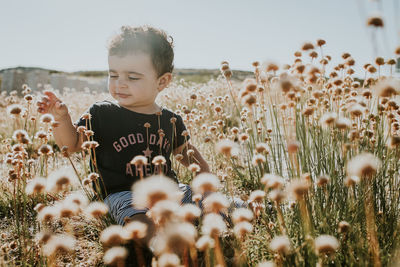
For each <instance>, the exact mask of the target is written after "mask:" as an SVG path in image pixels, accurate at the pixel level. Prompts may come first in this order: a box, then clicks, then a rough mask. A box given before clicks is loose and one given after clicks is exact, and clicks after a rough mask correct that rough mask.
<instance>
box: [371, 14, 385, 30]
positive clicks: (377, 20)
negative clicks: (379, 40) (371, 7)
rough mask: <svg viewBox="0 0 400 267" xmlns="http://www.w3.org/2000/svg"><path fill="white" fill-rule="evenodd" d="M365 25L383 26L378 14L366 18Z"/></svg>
mask: <svg viewBox="0 0 400 267" xmlns="http://www.w3.org/2000/svg"><path fill="white" fill-rule="evenodd" d="M367 26H372V27H376V28H380V27H383V26H384V23H383V19H382V17H381V16H379V15H375V16H371V17H369V18H368V19H367Z"/></svg>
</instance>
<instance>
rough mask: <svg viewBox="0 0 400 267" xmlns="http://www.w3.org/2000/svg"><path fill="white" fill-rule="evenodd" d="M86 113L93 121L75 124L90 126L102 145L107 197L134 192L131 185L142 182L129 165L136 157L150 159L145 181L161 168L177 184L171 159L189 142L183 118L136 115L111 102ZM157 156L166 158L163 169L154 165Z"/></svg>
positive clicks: (100, 167)
mask: <svg viewBox="0 0 400 267" xmlns="http://www.w3.org/2000/svg"><path fill="white" fill-rule="evenodd" d="M86 113H90V115H91V118H90V121H89V119H88V120H86V119H84V118H83V117H81V118H80V119H79V120H78V121H76V122H75V124H76V125H78V126H85V127H87V129H88V130H89V129H90V127H89V125H90V126H91V130H92V131H94V135H93V136H92V137H93V140H94V141H97V142H98V143H99V146H98V147H96V148H95V153H96V164H97V167H98V171H99V173H100V176H101V177H102V179H103V182H104V187H105V188H104V187H103V185H102V182H101V181H100V182H99V184H100V187H101V188H100V189H101V191H102V193H103V196H104V197H105V196H106V195H108V194H110V193H115V192H120V191H125V190H131V187H132V184H133V183H134V182H136V181H138V180H140V170H139V167H138V168H136V166H135V165H133V164H130V161H131V160H132V159H133V158H134V157H135V156H137V155H143V156H146V157H147V161H148V163H147V165H145V166H142V167H141V168H142V175H143V177H146V176H149V175H152V174H158V173H159V171H160V169H159V168H161V171H162V173H163V174H164V175H166V176H168V177H170V178H172V179H174V180H175V181H176V182H177V178H176V175H175V172H174V171H173V170H172V169H171V160H170V155H171V152H172V151H173V149H175V148H177V147H179V146H181V145H183V144H184V143H185V142H186V141H187V140H189V138H190V136H189V135H187V136H183V135H182V132H183V131H185V130H186V127H185V125H184V123H183V120H182V117H181V116H179V115H178V114H176V113H174V112H172V111H170V110H168V109H165V108H163V109H162V111H161V115H160V114H158V115H157V114H143V113H137V112H134V111H132V110H129V109H127V108H124V107H122V106H120V105H119V104H118V103H116V102H113V101H108V100H105V101H101V102H96V103H94V104H93V105H92V106H90V107H89V109H88V110H87V112H86ZM173 118H174V119H173ZM157 155H162V156H164V157H165V160H166V163H165V164H164V165H161V167H160V166H159V165H154V164H152V160H153V158H154V157H156V156H157ZM91 166H92V162H91ZM92 171H94V170H92Z"/></svg>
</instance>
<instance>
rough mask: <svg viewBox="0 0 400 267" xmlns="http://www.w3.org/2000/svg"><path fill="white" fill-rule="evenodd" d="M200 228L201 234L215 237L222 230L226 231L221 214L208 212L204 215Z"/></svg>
mask: <svg viewBox="0 0 400 267" xmlns="http://www.w3.org/2000/svg"><path fill="white" fill-rule="evenodd" d="M201 230H202V233H203V234H205V235H209V236H211V237H213V238H215V237H217V236H219V235H220V234H221V233H222V232H224V231H226V230H227V227H226V224H225V222H224V219H222V217H221V215H219V214H216V213H209V214H207V215H205V216H204V219H203V225H202V227H201Z"/></svg>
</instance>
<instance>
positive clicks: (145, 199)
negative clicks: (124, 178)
mask: <svg viewBox="0 0 400 267" xmlns="http://www.w3.org/2000/svg"><path fill="white" fill-rule="evenodd" d="M132 191H133V204H134V206H135V207H137V208H149V209H151V208H152V207H153V206H154V205H155V204H156V203H157V202H158V201H161V200H172V201H176V202H178V201H179V200H180V199H181V198H182V193H181V191H180V190H179V188H178V185H177V184H176V183H175V182H174V181H172V180H171V179H170V178H168V177H166V176H163V175H153V176H150V177H148V178H146V179H143V180H141V181H138V182H136V183H134V184H133V187H132Z"/></svg>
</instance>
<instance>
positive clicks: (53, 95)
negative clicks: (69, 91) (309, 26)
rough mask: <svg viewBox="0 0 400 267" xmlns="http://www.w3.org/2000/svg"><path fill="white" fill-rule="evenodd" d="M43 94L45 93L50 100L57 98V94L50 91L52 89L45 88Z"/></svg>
mask: <svg viewBox="0 0 400 267" xmlns="http://www.w3.org/2000/svg"><path fill="white" fill-rule="evenodd" d="M43 94H45V95H46V96H47V97H48V98H49V100H50V101H51V102H53V101H56V100H59V99H58V98H57V96H56V95H55V94H54V92H52V91H48V90H45V91H43Z"/></svg>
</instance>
